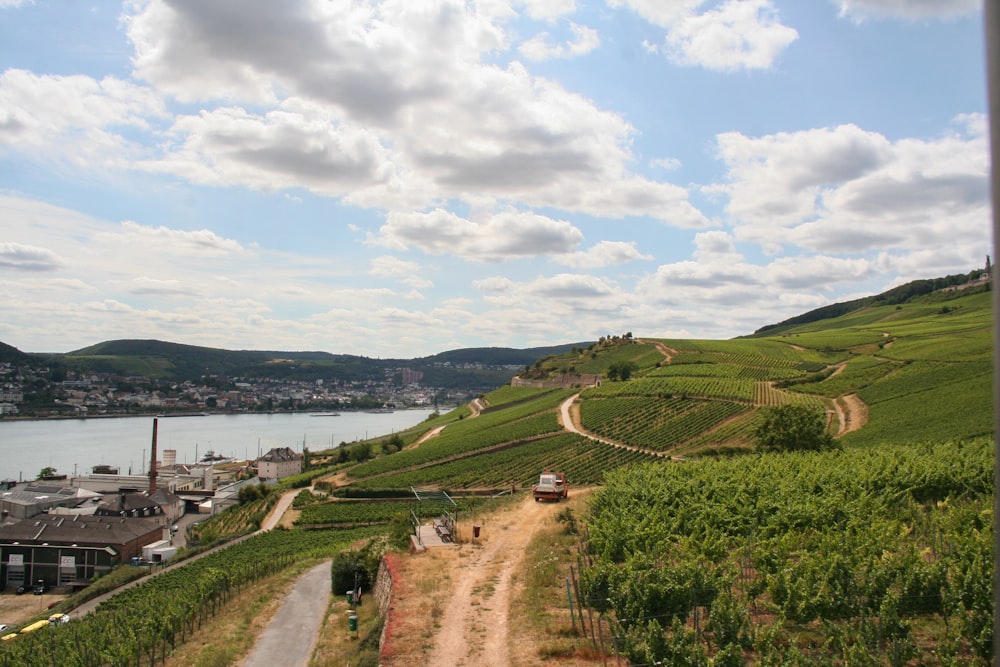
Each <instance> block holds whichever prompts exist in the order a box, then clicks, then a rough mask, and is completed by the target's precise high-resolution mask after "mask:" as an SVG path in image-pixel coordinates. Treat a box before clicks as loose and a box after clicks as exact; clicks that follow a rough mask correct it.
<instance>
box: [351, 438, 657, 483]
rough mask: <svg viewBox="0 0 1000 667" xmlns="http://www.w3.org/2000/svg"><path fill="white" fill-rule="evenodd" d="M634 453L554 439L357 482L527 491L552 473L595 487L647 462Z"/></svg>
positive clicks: (584, 441)
mask: <svg viewBox="0 0 1000 667" xmlns="http://www.w3.org/2000/svg"><path fill="white" fill-rule="evenodd" d="M651 458H652V457H650V456H649V455H648V454H643V453H641V452H638V451H629V450H624V449H617V448H614V447H609V446H607V445H603V444H600V443H597V442H594V441H593V440H588V439H587V438H583V437H580V436H577V435H572V434H562V435H554V436H550V437H546V438H542V439H539V440H535V441H532V442H527V443H523V444H519V445H518V446H516V447H510V448H507V449H503V450H500V451H494V452H488V453H484V454H480V455H478V456H475V457H471V458H464V459H460V460H457V461H451V462H448V463H441V464H438V465H435V466H433V467H429V468H425V469H421V470H414V471H408V472H400V473H396V474H393V475H388V476H385V477H378V478H375V479H371V480H366V481H360V482H357V483H355V484H353V485H352V486H354V487H356V488H359V489H408V488H410V487H411V486H432V487H440V488H444V489H447V490H450V491H461V490H463V489H505V488H510V487H512V486H513V487H514V488H516V489H524V488H528V487H529V486H530V484H531V483H532V482H533V481H537V479H538V472H539V471H540V470H544V469H546V468H554V467H558V468H559V470H561V471H563V472H565V473H566V474H567V475H568V476H569V478H570V479H571V480H573V483H574V484H599V483H600V482H601V480H602V479H603V476H604V473H605V472H606V471H608V470H613V469H615V468H618V467H621V466H625V465H628V464H630V463H634V462H636V461H648V460H650V459H651Z"/></svg>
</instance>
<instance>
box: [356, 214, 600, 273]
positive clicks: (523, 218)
mask: <svg viewBox="0 0 1000 667" xmlns="http://www.w3.org/2000/svg"><path fill="white" fill-rule="evenodd" d="M582 239H583V234H582V232H580V230H579V229H577V228H576V227H574V226H573V225H572V224H570V223H569V222H566V221H564V220H553V219H551V218H548V217H546V216H542V215H537V214H535V213H523V212H501V213H497V214H495V215H492V216H490V217H489V218H488V219H487V220H485V221H482V222H479V221H473V220H469V219H467V218H463V217H461V216H459V215H457V214H455V213H452V212H451V211H446V210H444V209H435V210H433V211H430V212H427V213H403V212H393V213H390V214H389V216H388V219H387V222H386V224H385V225H383V226H382V228H381V229H379V233H378V235H377V236H376V237H373V238H372V239H371V242H372V243H377V244H381V245H386V246H389V247H394V248H400V249H403V248H409V247H411V246H412V247H417V248H420V249H421V250H423V251H424V252H426V253H428V254H432V255H441V254H452V255H456V256H459V257H462V258H464V259H467V260H472V261H486V262H494V261H502V260H505V259H512V258H516V257H532V256H538V255H547V254H561V253H565V252H568V251H570V250H572V249H574V248H575V247H576V246H577V245H578V244H579V243H580V241H581V240H582Z"/></svg>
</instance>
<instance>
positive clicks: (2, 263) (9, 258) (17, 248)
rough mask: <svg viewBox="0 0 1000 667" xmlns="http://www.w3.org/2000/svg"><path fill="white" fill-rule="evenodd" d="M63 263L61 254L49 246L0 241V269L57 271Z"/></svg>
mask: <svg viewBox="0 0 1000 667" xmlns="http://www.w3.org/2000/svg"><path fill="white" fill-rule="evenodd" d="M62 265H63V261H62V260H61V259H60V258H59V256H58V255H57V254H56V253H54V252H52V251H51V250H49V249H47V248H39V247H37V246H31V245H24V244H21V243H13V242H11V241H0V269H13V270H15V271H55V270H56V269H58V268H59V267H60V266H62Z"/></svg>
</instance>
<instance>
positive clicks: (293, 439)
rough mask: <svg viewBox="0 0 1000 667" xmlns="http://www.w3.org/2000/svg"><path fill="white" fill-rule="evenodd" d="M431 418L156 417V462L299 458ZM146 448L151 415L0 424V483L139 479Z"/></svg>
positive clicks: (416, 413)
mask: <svg viewBox="0 0 1000 667" xmlns="http://www.w3.org/2000/svg"><path fill="white" fill-rule="evenodd" d="M432 412H433V409H421V410H396V411H394V412H391V413H369V412H341V413H339V415H338V416H318V415H312V414H308V413H279V414H235V415H208V416H199V417H160V418H159V419H158V420H157V452H158V456H157V458H158V459H159V460H160V461H162V460H163V450H164V449H173V450H176V451H177V463H195V462H197V461H198V460H199V459H200V458H201V457H203V456H204V455H205V453H206V452H208V451H209V450H211V451H214V452H215V453H216V454H220V455H222V456H227V457H233V458H238V459H251V458H256V457H257V456H259V455H261V454H265V453H267V452H268V450H270V449H271V448H272V447H290V448H291V449H293V450H295V451H296V452H301V451H302V448H303V446H305V447H308V448H309V449H310V450H312V451H317V450H320V449H328V448H331V447H336V446H337V445H339V444H340V443H342V442H348V443H350V442H355V441H357V440H363V439H366V438H377V437H380V436H384V435H390V434H392V433H395V432H397V431H401V430H404V429H407V428H409V427H411V426H414V425H416V424H419V423H420V422H422V421H423V420H424V419H426V418H427V417H428V415H430V414H431V413H432ZM324 414H327V415H328V413H324ZM152 442H153V417H151V416H145V417H116V418H101V419H94V418H91V419H44V420H30V421H29V420H24V421H9V420H0V479H14V480H18V481H21V480H28V479H35V478H36V477H37V476H38V473H39V471H40V470H41V469H42V468H45V467H52V468H55V469H56V471H57V472H58V473H59V474H65V475H76V474H80V475H83V474H89V473H90V471H91V468H93V467H94V466H96V465H110V466H115V467H117V468H118V469H119V471H120V472H121V473H122V474H127V473H129V472H131V473H132V474H143V473H146V472H148V470H149V456H150V450H151V449H152Z"/></svg>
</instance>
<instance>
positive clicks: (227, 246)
mask: <svg viewBox="0 0 1000 667" xmlns="http://www.w3.org/2000/svg"><path fill="white" fill-rule="evenodd" d="M95 240H96V241H98V242H101V243H108V244H113V245H116V246H120V247H122V248H133V249H134V248H137V247H145V248H155V249H156V250H155V251H156V253H158V254H161V255H176V256H178V257H189V256H195V257H223V256H227V255H243V256H247V255H249V254H250V253H249V251H248V250H247V249H246V248H244V247H243V246H242V245H241V244H240V243H239V242H237V241H235V240H233V239H227V238H223V237H220V236H219V235H218V234H216V233H215V232H213V231H211V230H208V229H200V230H195V231H185V230H180V229H170V228H168V227H162V226H160V227H150V226H147V225H140V224H138V223H135V222H132V221H129V220H126V221H125V222H123V223H121V225H120V226H119V229H118V230H117V231H108V232H103V233H101V234H99V235H98V236H96V237H95Z"/></svg>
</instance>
